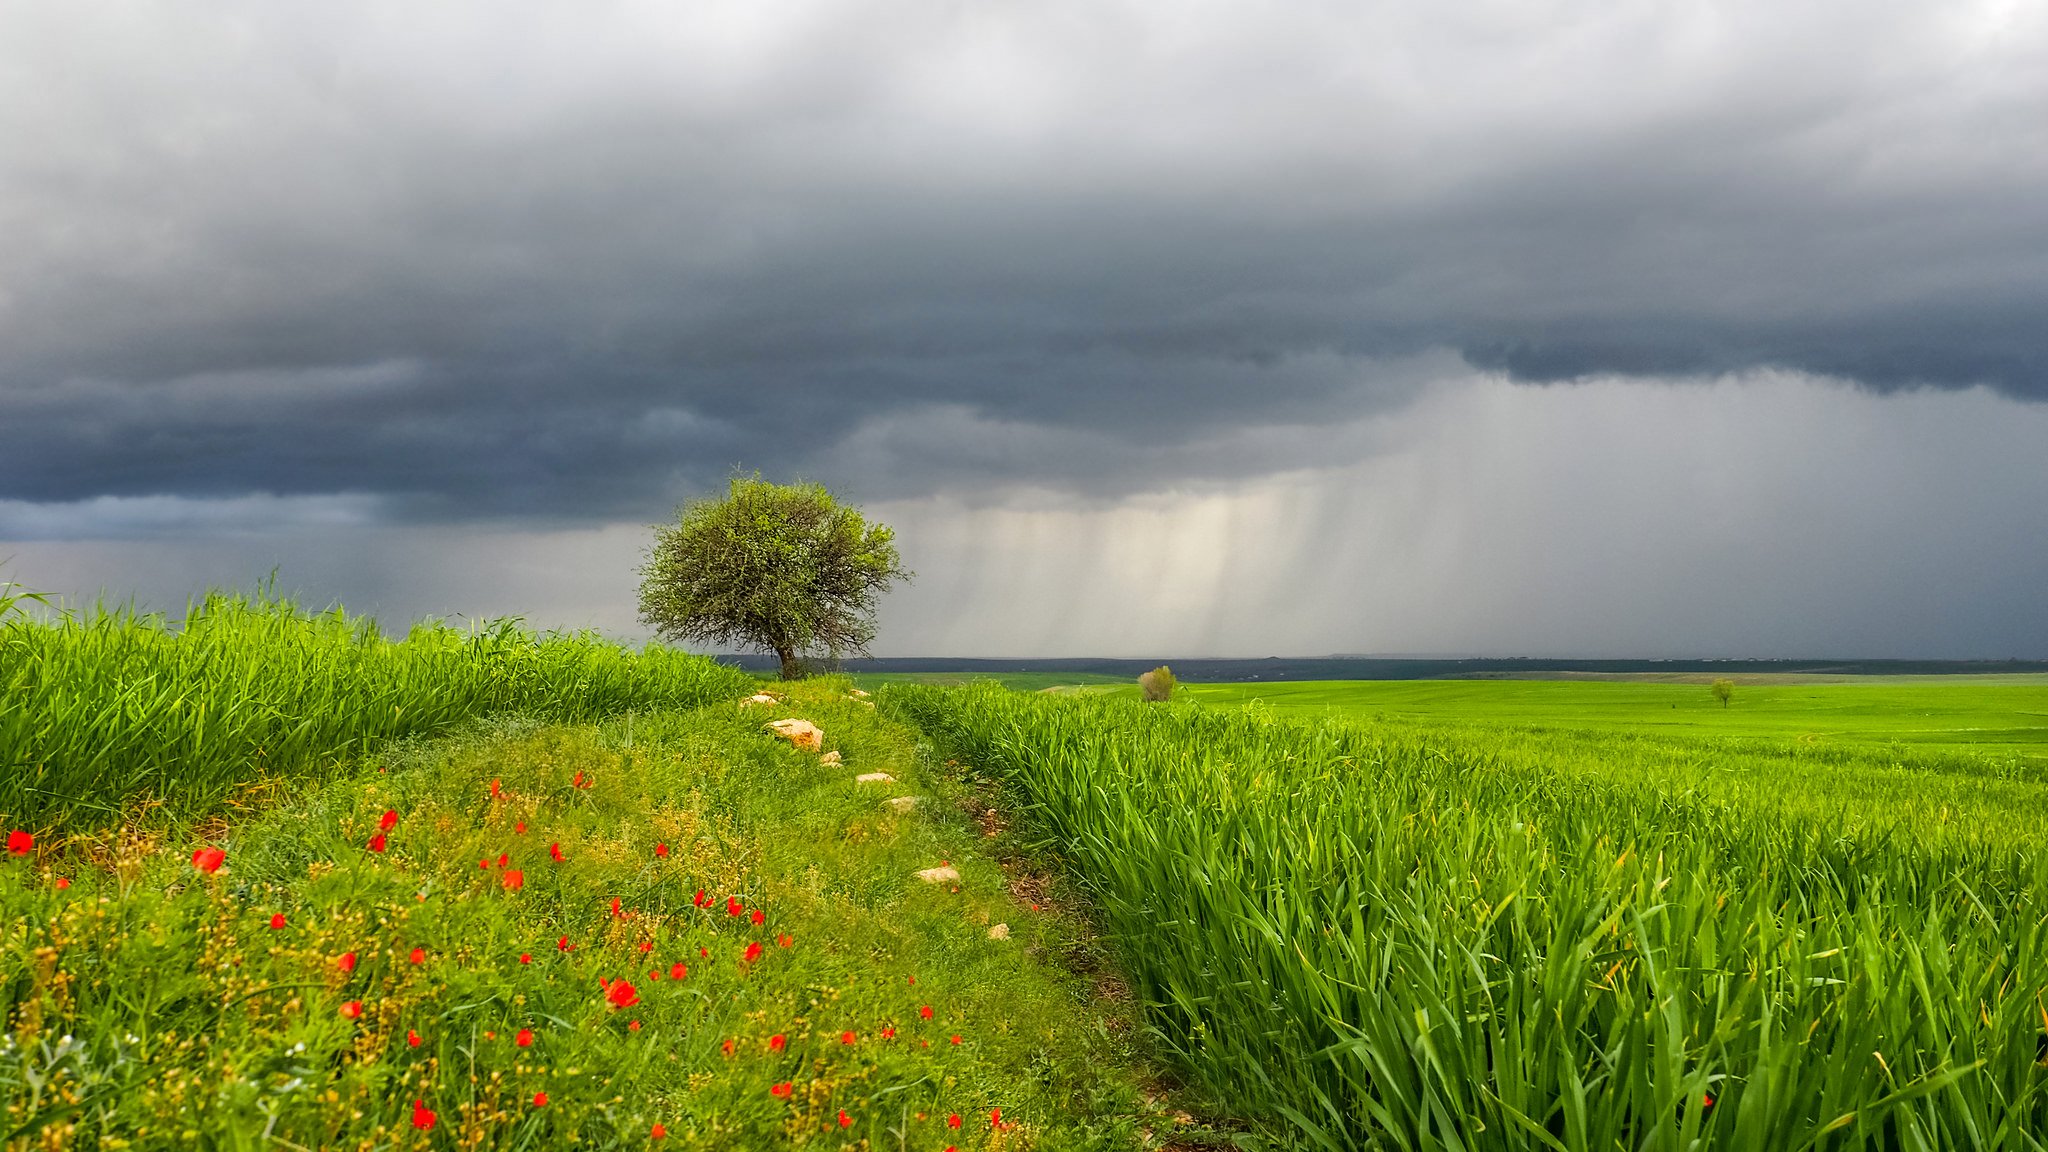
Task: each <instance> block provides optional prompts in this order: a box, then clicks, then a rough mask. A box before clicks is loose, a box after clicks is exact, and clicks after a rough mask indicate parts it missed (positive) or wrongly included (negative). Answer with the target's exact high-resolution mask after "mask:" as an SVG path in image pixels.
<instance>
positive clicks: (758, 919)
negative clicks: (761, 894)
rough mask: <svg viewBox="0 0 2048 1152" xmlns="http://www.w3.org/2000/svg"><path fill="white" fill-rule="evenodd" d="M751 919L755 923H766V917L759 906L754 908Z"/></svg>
mask: <svg viewBox="0 0 2048 1152" xmlns="http://www.w3.org/2000/svg"><path fill="white" fill-rule="evenodd" d="M753 921H754V923H756V924H766V923H767V922H768V917H767V916H765V915H763V914H762V912H761V910H760V909H759V908H756V909H754V915H753Z"/></svg>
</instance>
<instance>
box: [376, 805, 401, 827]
mask: <svg viewBox="0 0 2048 1152" xmlns="http://www.w3.org/2000/svg"><path fill="white" fill-rule="evenodd" d="M396 827H398V812H397V811H396V810H395V809H391V808H386V809H385V810H384V815H382V816H380V817H378V818H377V831H379V832H389V831H391V830H392V829H393V828H396Z"/></svg>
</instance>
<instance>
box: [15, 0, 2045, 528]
mask: <svg viewBox="0 0 2048 1152" xmlns="http://www.w3.org/2000/svg"><path fill="white" fill-rule="evenodd" d="M2044 29H2048V22H2044V18H2043V17H2042V16H2041V15H2040V14H2038V13H2036V12H2031V11H2028V10H2020V9H2012V8H2009V7H2007V6H2001V5H1993V4H1978V5H1950V6H1927V5H1896V6H1884V5H1870V4H1860V3H1859V4H1839V5H1813V6H1801V7H1800V9H1799V10H1798V11H1796V12H1787V11H1785V10H1784V6H1782V5H1774V4H1766V3H1755V4H1747V5H1744V4H1736V5H1722V6H1715V7H1714V8H1712V9H1710V10H1709V9H1701V8H1695V7H1693V6H1679V5H1672V6H1654V5H1652V6H1638V7H1635V8H1631V9H1629V10H1627V11H1621V10H1617V9H1615V8H1614V6H1611V5H1606V4H1596V3H1590V2H1589V3H1582V4H1572V3H1562V4H1556V5H1550V6H1545V7H1542V8H1541V10H1540V11H1539V10H1538V9H1536V8H1533V7H1526V6H1520V5H1508V6H1498V7H1487V6H1477V7H1472V6H1464V7H1449V6H1435V5H1420V4H1416V5H1405V6H1404V5H1381V6H1364V7H1353V6H1349V5H1343V6H1339V5H1332V6H1328V7H1322V6H1317V5H1305V6H1298V7H1297V8H1295V9H1294V10H1293V12H1292V14H1291V15H1290V16H1288V17H1285V18H1278V17H1275V16H1274V15H1273V14H1272V13H1271V12H1269V11H1266V10H1263V9H1256V8H1254V7H1253V6H1227V5H1210V6H1187V5H1181V4H1174V5H1157V6H1147V5H1137V4H1125V5H1102V4H1074V5H1060V4H1050V5H1029V6H1024V5H1014V6H1013V5H1002V4H995V5H985V6H975V7H967V8H962V7H958V6H952V5H941V4H900V5H892V6H888V7H886V8H875V7H874V6H867V5H834V4H813V5H793V6H759V5H751V6H750V5H737V4H735V5H723V4H704V5H692V6H689V7H688V8H685V9H677V8H672V7H667V6H659V5H648V6H636V5H614V6H597V7H592V8H584V9H578V10H576V11H575V12H574V13H573V14H570V13H568V12H567V11H566V10H559V9H554V8H550V7H547V6H530V7H529V6H522V5H516V4H514V5H505V4H492V5H476V6H464V5H437V6H434V8H433V9H432V10H431V11H430V12H423V11H420V10H418V9H416V8H412V7H401V6H395V5H392V6H378V5H368V6H357V5H337V6H332V7H323V6H315V5H303V6H300V5H294V6H287V7H278V6H274V5H248V6H242V5H236V4H230V3H216V4H212V5H209V6H208V7H207V8H206V9H205V10H204V11H203V12H197V13H195V11H194V10H193V9H191V8H189V7H183V6H171V5H148V4H141V5H134V6H129V7H125V8H120V9H113V8H107V9H89V10H85V9H78V8H75V7H71V6H47V5H44V6H36V5H26V4H24V5H10V6H0V499H4V500H12V501H17V502H27V503H43V504H48V503H65V502H72V501H82V500H90V499H93V498H96V497H146V496H153V495H164V494H169V495H175V496H179V497H194V498H213V499H232V498H238V497H242V496H244V495H247V494H252V493H255V494H270V495H275V496H282V497H293V496H308V497H311V496H323V495H329V494H346V495H348V496H349V498H350V499H355V500H360V501H366V503H362V504H361V505H360V507H365V508H375V509H377V510H378V511H377V514H378V515H382V516H390V517H397V518H411V519H426V520H447V519H464V518H493V517H514V518H526V519H536V518H538V519H546V518H553V517H561V518H576V517H589V516H599V517H626V518H639V517H646V516H651V515H656V514H659V513H660V512H661V511H662V510H663V509H664V507H665V506H666V504H667V503H668V502H669V501H671V500H672V499H674V498H676V497H677V496H679V495H681V494H684V493H686V492H688V491H691V490H693V489H696V488H699V487H701V486H703V485H705V484H707V483H712V482H715V481H716V480H717V478H718V477H719V476H720V475H722V474H723V473H724V472H725V471H726V470H728V469H729V468H730V467H731V466H732V465H735V464H744V465H746V466H748V467H758V468H762V469H764V470H767V471H769V472H771V473H775V474H788V473H791V472H806V473H809V474H812V475H818V476H820V477H822V478H825V479H828V480H832V481H836V482H842V483H849V484H854V485H857V486H858V487H859V489H860V490H861V491H862V492H863V493H865V494H870V495H873V496H875V497H878V498H880V497H911V496H916V495H919V494H922V493H927V492H932V491H938V490H952V491H957V490H960V489H961V488H963V487H967V488H971V487H974V486H980V485H999V484H1014V483H1033V484H1039V485H1049V486H1055V487H1067V488H1070V489H1074V490H1080V491H1090V490H1097V491H1128V490H1132V489H1137V488H1146V487H1156V486H1158V485H1160V484H1165V483H1170V482H1173V481H1174V480H1176V479H1179V478H1183V477H1189V476H1219V475H1226V474H1229V473H1231V472H1233V471H1235V472H1238V473H1242V474H1255V473H1260V472H1266V471H1271V470H1273V469H1276V468H1281V467H1285V466H1287V465H1288V464H1289V463H1290V460H1289V459H1288V458H1287V455H1286V452H1285V451H1284V450H1277V449H1276V450H1274V451H1242V450H1233V451H1216V452H1205V451H1203V446H1205V445H1215V444H1224V443H1226V442H1227V443H1228V444H1231V445H1235V446H1236V447H1237V448H1238V449H1242V448H1243V445H1244V444H1245V443H1246V442H1245V441H1244V440H1243V439H1242V437H1243V436H1244V435H1247V433H1245V432H1244V430H1245V429H1252V430H1254V432H1252V433H1250V435H1252V436H1253V437H1254V438H1256V430H1257V429H1261V428H1274V427H1286V426H1296V425H1314V424H1318V423H1326V422H1330V421H1341V420H1354V419H1357V418H1358V417H1360V416H1362V415H1366V414H1370V413H1372V412H1376V411H1385V410H1389V409H1392V408H1394V407H1397V406H1398V405H1400V404H1402V403H1404V402H1406V401H1407V399H1408V398H1409V397H1411V396H1412V395H1413V394H1414V393H1415V390H1416V388H1417V387H1418V386H1419V385H1420V384H1422V383H1424V382H1425V381H1426V379H1427V378H1428V377H1429V376H1430V375H1431V373H1432V372H1437V371H1440V370H1441V369H1442V366H1443V365H1444V364H1445V363H1446V362H1447V361H1448V362H1450V363H1455V362H1456V361H1457V360H1458V359H1460V358H1462V359H1463V360H1464V361H1466V362H1469V363H1470V364H1472V365H1475V366H1478V367H1480V368H1482V369H1492V370H1499V371H1504V372H1507V373H1509V374H1511V375H1512V376H1513V377H1514V378H1516V379H1520V380H1525V381H1557V380H1570V379H1577V378H1580V377H1584V376H1587V375H1592V374H1603V373H1628V374H1639V375H1652V376H1655V375H1698V374H1716V373H1723V372H1740V371H1744V370H1748V369H1753V368H1758V367H1783V368H1790V369H1795V370H1799V371H1804V372H1808V373H1816V374H1822V375H1831V376H1839V377H1842V378H1846V379H1849V380H1853V381H1855V382H1857V383H1859V384H1861V385H1863V386H1866V387H1871V388H1877V389H1897V388H1905V387H1914V386H1933V387H1961V386H1968V385H1973V384H1986V385H1989V386H1991V387H1992V388H1995V389H1997V390H2000V391H2002V392H2004V393H2006V394H2008V395H2011V396H2015V397H2024V398H2033V399H2041V398H2048V323H2043V319H2042V318H2043V317H2044V316H2048V99H2044V96H2048V80H2044V79H2043V77H2044V76H2048V67H2044V65H2048V50H2044V45H2048V31H2044ZM1233 438H1237V439H1233ZM350 507H352V508H355V507H359V505H350Z"/></svg>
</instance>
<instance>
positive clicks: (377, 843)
mask: <svg viewBox="0 0 2048 1152" xmlns="http://www.w3.org/2000/svg"><path fill="white" fill-rule="evenodd" d="M367 847H368V848H369V849H370V851H372V852H382V851H383V850H384V834H383V833H382V832H379V833H377V834H376V835H375V836H372V837H370V843H369V844H368V845H367Z"/></svg>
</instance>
